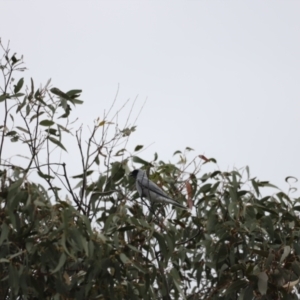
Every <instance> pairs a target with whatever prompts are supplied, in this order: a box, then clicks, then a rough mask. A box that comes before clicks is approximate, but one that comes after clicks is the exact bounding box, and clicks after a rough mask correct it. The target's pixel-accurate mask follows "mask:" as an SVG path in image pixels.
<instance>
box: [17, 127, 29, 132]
mask: <svg viewBox="0 0 300 300" xmlns="http://www.w3.org/2000/svg"><path fill="white" fill-rule="evenodd" d="M16 128H18V129H19V130H21V131H23V132H25V133H29V131H28V130H27V129H25V128H23V127H19V126H16Z"/></svg>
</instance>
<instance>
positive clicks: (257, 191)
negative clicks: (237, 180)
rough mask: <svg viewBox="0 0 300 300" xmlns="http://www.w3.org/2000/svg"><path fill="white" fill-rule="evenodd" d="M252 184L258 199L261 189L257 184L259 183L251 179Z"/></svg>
mask: <svg viewBox="0 0 300 300" xmlns="http://www.w3.org/2000/svg"><path fill="white" fill-rule="evenodd" d="M251 183H252V186H253V188H254V190H255V192H256V195H257V197H258V196H259V188H258V184H257V182H256V181H255V180H254V179H251Z"/></svg>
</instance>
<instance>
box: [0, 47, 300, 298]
mask: <svg viewBox="0 0 300 300" xmlns="http://www.w3.org/2000/svg"><path fill="white" fill-rule="evenodd" d="M1 51H2V54H1V60H0V70H1V72H2V83H1V85H0V105H1V108H0V114H1V118H2V119H1V123H0V215H1V218H0V228H1V234H0V299H164V300H166V299H224V300H225V299H228V300H229V299H239V300H240V299H244V300H250V299H298V297H297V294H298V290H299V284H298V283H299V276H300V261H299V257H300V239H299V235H300V221H299V210H300V204H299V198H296V197H292V195H293V194H292V192H293V188H292V187H291V188H290V189H289V190H288V191H287V192H284V191H282V190H280V189H278V188H277V187H276V186H274V185H272V184H271V183H270V182H268V181H261V180H259V179H257V178H256V177H253V176H251V174H250V170H249V168H248V167H245V168H241V169H233V170H232V171H230V172H229V171H222V170H220V169H219V168H218V167H217V164H216V160H215V159H214V158H207V157H205V156H204V155H199V154H193V153H196V151H194V150H193V149H191V148H189V147H186V148H185V149H183V150H182V151H175V152H174V156H173V158H172V159H170V161H168V162H165V161H162V160H160V159H159V156H158V154H156V153H155V154H154V157H153V160H151V161H148V160H145V159H143V158H142V154H141V151H142V149H143V146H142V145H137V146H136V147H135V148H134V149H127V142H128V139H129V138H131V136H132V135H133V134H134V131H135V130H136V124H135V123H134V122H133V123H132V121H131V115H129V116H128V121H127V122H126V124H124V125H122V126H121V125H119V124H118V122H117V114H115V115H114V114H113V113H112V115H111V111H112V110H113V107H112V108H111V110H109V111H108V113H107V114H104V117H102V118H101V119H100V118H99V119H97V120H95V122H94V124H93V127H92V129H91V131H90V134H89V135H88V136H84V134H83V131H82V128H81V127H78V128H75V129H73V127H74V126H75V125H74V124H73V123H72V119H71V115H72V109H76V107H77V106H78V105H82V104H83V101H82V100H81V99H80V97H81V92H82V91H81V90H80V89H73V90H69V91H62V90H60V89H59V88H57V87H53V86H51V85H50V84H51V82H50V81H48V82H47V83H46V84H45V86H42V87H39V88H37V87H36V84H35V82H34V80H33V79H26V78H25V77H21V75H20V74H23V73H22V72H25V71H26V69H25V67H24V63H23V59H22V57H20V56H18V55H17V54H13V55H12V54H11V52H10V49H9V46H7V47H4V46H3V44H1ZM16 78H17V79H16ZM113 105H114V103H113ZM118 113H120V112H118ZM67 139H74V140H75V141H76V143H77V146H78V152H77V153H78V156H76V157H75V155H76V154H74V151H73V152H72V153H71V151H69V150H70V149H68V143H66V140H67ZM11 149H17V155H12V154H11ZM18 151H19V152H18ZM61 152H62V153H64V155H65V156H69V155H72V160H73V161H76V162H78V173H77V174H76V175H70V173H69V170H70V166H69V165H68V164H67V163H65V162H64V161H63V160H61V159H60V153H61ZM57 153H58V155H57ZM70 153H71V154H70ZM192 155H194V156H192ZM191 156H192V158H190V157H191ZM172 160H173V162H172ZM133 165H134V166H135V167H136V168H143V169H144V170H146V171H147V173H148V175H149V178H151V180H153V181H154V182H156V183H157V184H158V185H159V186H160V187H162V188H163V189H164V190H165V191H166V192H167V193H168V194H169V195H170V196H172V197H173V198H174V199H176V200H178V201H179V202H180V203H181V204H184V205H186V206H187V207H189V208H190V210H186V211H185V210H182V209H180V208H175V207H171V206H170V205H167V206H166V205H156V206H151V204H149V203H144V202H142V201H141V200H140V199H139V196H138V194H137V192H136V190H135V185H134V180H133V179H132V178H130V177H129V176H128V174H129V172H130V170H132V168H133ZM76 167H77V166H76ZM286 180H287V181H289V180H293V178H291V177H289V178H286Z"/></svg>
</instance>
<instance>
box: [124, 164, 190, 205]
mask: <svg viewBox="0 0 300 300" xmlns="http://www.w3.org/2000/svg"><path fill="white" fill-rule="evenodd" d="M129 176H131V177H134V178H135V185H136V189H137V191H138V193H139V195H140V197H141V198H143V197H146V198H147V199H148V200H149V201H150V202H157V203H165V204H172V205H174V206H177V207H180V208H182V209H187V207H185V206H183V205H181V204H180V203H178V202H177V201H175V200H173V199H172V198H170V197H169V196H168V195H167V194H166V193H165V192H164V191H163V190H162V189H161V188H160V187H159V186H158V185H156V184H155V183H154V182H152V181H151V180H150V179H149V178H148V177H147V174H146V172H145V171H143V170H141V169H138V170H134V171H132V172H131V173H130V174H129Z"/></svg>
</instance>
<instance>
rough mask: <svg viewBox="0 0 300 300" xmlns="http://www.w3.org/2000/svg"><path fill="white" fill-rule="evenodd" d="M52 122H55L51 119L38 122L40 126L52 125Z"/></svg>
mask: <svg viewBox="0 0 300 300" xmlns="http://www.w3.org/2000/svg"><path fill="white" fill-rule="evenodd" d="M54 124H55V123H54V122H53V121H51V120H43V121H41V122H40V125H42V126H52V125H54Z"/></svg>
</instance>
